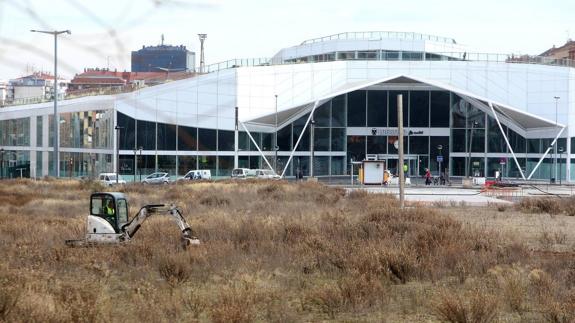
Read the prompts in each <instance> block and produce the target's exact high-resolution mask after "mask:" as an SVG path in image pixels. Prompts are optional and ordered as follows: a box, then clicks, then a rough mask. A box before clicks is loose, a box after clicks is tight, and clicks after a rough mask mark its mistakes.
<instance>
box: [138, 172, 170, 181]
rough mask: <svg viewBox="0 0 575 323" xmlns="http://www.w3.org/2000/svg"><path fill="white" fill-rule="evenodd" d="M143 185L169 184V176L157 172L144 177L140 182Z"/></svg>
mask: <svg viewBox="0 0 575 323" xmlns="http://www.w3.org/2000/svg"><path fill="white" fill-rule="evenodd" d="M142 183H144V184H169V183H170V175H168V173H164V172H157V173H153V174H150V175H148V176H146V178H144V179H143V180H142Z"/></svg>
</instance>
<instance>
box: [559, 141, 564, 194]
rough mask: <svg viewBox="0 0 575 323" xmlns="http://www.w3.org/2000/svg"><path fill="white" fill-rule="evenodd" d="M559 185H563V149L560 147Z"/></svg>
mask: <svg viewBox="0 0 575 323" xmlns="http://www.w3.org/2000/svg"><path fill="white" fill-rule="evenodd" d="M558 149H559V185H561V184H562V182H561V177H563V147H559V148H558Z"/></svg>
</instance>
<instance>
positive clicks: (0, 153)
mask: <svg viewBox="0 0 575 323" xmlns="http://www.w3.org/2000/svg"><path fill="white" fill-rule="evenodd" d="M2 178H4V148H0V179H2Z"/></svg>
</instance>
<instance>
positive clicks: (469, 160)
mask: <svg viewBox="0 0 575 323" xmlns="http://www.w3.org/2000/svg"><path fill="white" fill-rule="evenodd" d="M478 125H479V122H477V121H473V123H472V124H471V133H470V135H469V151H468V157H467V169H466V171H467V174H465V177H466V178H469V173H471V148H472V145H473V130H474V129H475V127H477V126H478Z"/></svg>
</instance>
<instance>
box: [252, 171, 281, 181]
mask: <svg viewBox="0 0 575 323" xmlns="http://www.w3.org/2000/svg"><path fill="white" fill-rule="evenodd" d="M256 178H262V179H280V176H279V175H278V174H276V172H274V171H273V170H271V169H256Z"/></svg>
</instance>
